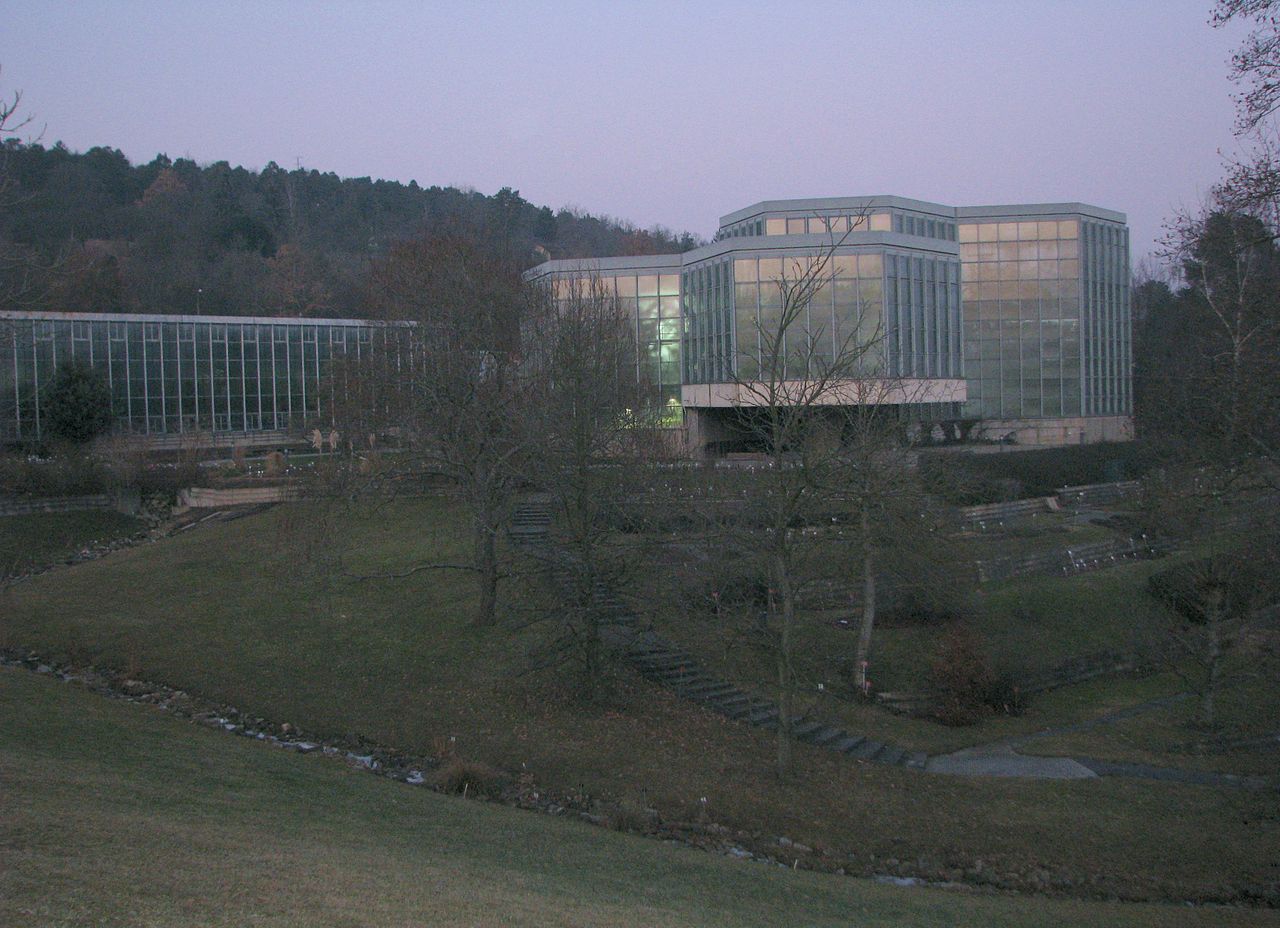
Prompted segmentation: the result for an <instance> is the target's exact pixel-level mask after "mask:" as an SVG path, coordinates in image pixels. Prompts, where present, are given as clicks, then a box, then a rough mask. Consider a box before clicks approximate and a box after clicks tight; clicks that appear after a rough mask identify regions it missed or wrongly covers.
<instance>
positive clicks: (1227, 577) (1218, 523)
mask: <svg viewBox="0 0 1280 928" xmlns="http://www.w3.org/2000/svg"><path fill="white" fill-rule="evenodd" d="M1262 467H1263V468H1265V467H1266V465H1262ZM1259 471H1260V465H1259V464H1258V462H1246V463H1244V464H1223V463H1216V464H1210V465H1198V466H1173V467H1169V468H1166V469H1165V470H1163V471H1161V472H1159V473H1157V474H1155V475H1154V476H1152V477H1151V478H1148V480H1147V486H1146V493H1145V511H1144V513H1143V514H1144V517H1145V518H1146V520H1147V522H1148V527H1149V529H1150V530H1151V531H1153V532H1157V533H1159V534H1161V535H1162V536H1165V537H1168V538H1171V539H1172V540H1174V541H1175V542H1176V543H1178V544H1180V545H1182V546H1184V547H1186V548H1188V549H1189V550H1190V551H1191V552H1193V554H1192V556H1190V557H1188V558H1187V559H1185V560H1183V561H1182V562H1181V563H1178V564H1175V565H1173V566H1172V567H1170V568H1168V569H1167V570H1165V571H1163V572H1162V573H1161V574H1158V575H1156V577H1154V578H1153V582H1152V588H1151V591H1152V592H1153V593H1154V594H1155V595H1156V596H1157V598H1158V599H1160V600H1161V601H1162V602H1163V603H1164V604H1165V605H1166V606H1167V607H1168V617H1167V623H1166V624H1165V625H1164V626H1162V627H1159V628H1156V629H1155V630H1154V631H1155V636H1154V641H1153V645H1154V653H1155V654H1156V656H1157V657H1160V658H1162V659H1163V662H1164V664H1165V666H1166V667H1167V668H1168V669H1170V670H1172V671H1173V672H1174V673H1175V674H1177V675H1178V677H1179V678H1180V679H1181V680H1182V681H1183V683H1184V684H1185V685H1187V686H1188V687H1189V688H1190V689H1191V690H1192V691H1193V692H1194V693H1195V694H1196V696H1197V697H1198V711H1197V721H1198V722H1199V724H1200V726H1201V727H1203V728H1205V729H1207V730H1212V729H1214V728H1216V727H1217V725H1218V722H1219V717H1218V701H1219V699H1220V697H1221V695H1222V694H1223V693H1224V692H1225V691H1227V690H1228V689H1230V688H1231V687H1233V686H1236V685H1238V684H1240V683H1242V682H1244V681H1245V680H1247V679H1249V678H1250V677H1257V676H1259V675H1261V674H1264V673H1272V674H1274V672H1275V670H1276V668H1275V667H1274V666H1268V661H1267V655H1265V654H1263V653H1261V652H1258V653H1253V654H1245V653H1244V652H1245V650H1246V646H1247V645H1248V644H1249V643H1250V640H1251V639H1252V637H1253V635H1254V633H1255V632H1257V631H1258V630H1260V629H1261V628H1263V627H1264V626H1265V625H1266V624H1267V623H1268V622H1272V621H1274V617H1275V611H1276V609H1277V607H1278V606H1280V582H1278V581H1277V577H1280V544H1278V542H1280V538H1277V532H1276V519H1277V515H1278V513H1280V499H1277V496H1276V493H1275V490H1274V489H1272V488H1271V487H1270V486H1269V485H1268V484H1269V483H1270V480H1269V476H1268V475H1266V474H1263V473H1260V472H1259Z"/></svg>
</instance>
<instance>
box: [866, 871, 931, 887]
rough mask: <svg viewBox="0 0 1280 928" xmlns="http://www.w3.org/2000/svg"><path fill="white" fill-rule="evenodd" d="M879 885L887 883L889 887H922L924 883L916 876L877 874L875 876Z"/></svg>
mask: <svg viewBox="0 0 1280 928" xmlns="http://www.w3.org/2000/svg"><path fill="white" fill-rule="evenodd" d="M875 881H876V882H877V883H885V884H887V885H889V886H921V885H923V884H922V881H921V880H919V879H917V878H916V877H914V876H893V875H892V874H889V873H877V874H876V876H875Z"/></svg>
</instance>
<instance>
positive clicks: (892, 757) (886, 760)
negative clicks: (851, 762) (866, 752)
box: [871, 744, 907, 767]
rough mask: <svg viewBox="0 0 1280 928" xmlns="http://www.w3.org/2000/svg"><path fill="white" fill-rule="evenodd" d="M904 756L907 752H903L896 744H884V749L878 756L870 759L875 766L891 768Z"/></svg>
mask: <svg viewBox="0 0 1280 928" xmlns="http://www.w3.org/2000/svg"><path fill="white" fill-rule="evenodd" d="M906 756H907V752H906V751H904V750H903V749H902V748H900V747H898V746H897V745H896V744H886V745H885V746H884V749H883V750H881V751H880V753H879V754H877V755H876V756H875V757H873V758H871V759H872V760H874V761H875V762H876V763H877V764H888V765H889V766H891V767H892V766H896V765H897V764H898V763H899V762H901V761H902V759H903V758H904V757H906Z"/></svg>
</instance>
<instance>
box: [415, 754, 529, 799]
mask: <svg viewBox="0 0 1280 928" xmlns="http://www.w3.org/2000/svg"><path fill="white" fill-rule="evenodd" d="M509 780H510V777H508V776H507V775H506V774H505V773H503V772H502V771H501V770H499V769H498V768H496V767H490V766H489V765H488V764H485V763H481V762H480V761H474V760H464V759H463V758H461V757H457V756H453V757H448V758H446V759H445V762H444V763H443V764H442V765H441V766H440V767H439V768H438V769H437V770H436V771H435V774H434V775H433V776H432V778H431V785H432V786H434V787H435V788H436V789H438V790H440V791H441V792H443V793H457V794H459V795H467V796H485V797H488V798H490V799H494V798H497V797H498V796H501V795H502V791H503V789H505V788H506V785H507V783H508V782H509Z"/></svg>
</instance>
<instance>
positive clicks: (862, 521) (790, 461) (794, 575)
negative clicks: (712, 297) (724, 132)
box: [731, 237, 902, 776]
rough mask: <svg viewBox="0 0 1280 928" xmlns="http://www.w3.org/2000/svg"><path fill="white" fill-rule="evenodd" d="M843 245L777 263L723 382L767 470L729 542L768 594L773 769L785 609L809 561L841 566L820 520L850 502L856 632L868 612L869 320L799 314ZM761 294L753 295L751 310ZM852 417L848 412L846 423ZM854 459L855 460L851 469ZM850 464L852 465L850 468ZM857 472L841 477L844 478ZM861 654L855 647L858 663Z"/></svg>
mask: <svg viewBox="0 0 1280 928" xmlns="http://www.w3.org/2000/svg"><path fill="white" fill-rule="evenodd" d="M842 243H843V238H841V239H838V240H837V239H835V238H834V237H833V239H832V242H831V244H830V247H827V248H824V249H823V250H822V251H821V252H820V253H816V254H812V255H809V256H806V257H802V258H797V259H786V260H784V261H783V266H782V270H781V273H780V275H779V276H778V277H777V278H776V279H775V280H774V281H773V282H772V283H773V286H774V287H776V294H775V295H773V296H774V298H773V299H771V300H770V303H771V304H772V305H771V306H770V309H771V312H770V313H768V314H766V313H765V312H764V310H763V309H762V312H761V318H760V320H759V321H758V322H757V324H756V334H757V340H756V342H757V350H755V351H749V352H746V353H744V354H743V355H741V356H740V357H739V358H738V359H737V361H738V363H737V365H736V368H735V370H736V373H735V377H734V380H733V382H732V385H731V387H732V389H733V391H734V396H733V397H732V399H733V402H734V404H735V406H736V415H737V418H738V421H739V423H740V424H741V425H742V426H743V427H744V428H745V429H746V430H747V431H748V433H749V434H750V435H751V437H752V439H753V440H754V442H755V443H756V444H757V445H758V446H759V447H760V448H762V450H763V453H764V455H765V458H766V463H767V466H765V467H764V468H763V469H761V471H760V473H759V484H758V487H757V490H756V493H755V495H754V499H753V501H752V504H751V507H750V508H751V514H750V517H749V518H748V519H747V520H746V524H748V525H758V526H759V529H760V530H756V531H753V532H751V533H750V534H749V535H747V536H746V537H744V538H743V539H742V540H741V541H740V542H739V543H740V544H742V545H744V546H750V545H754V546H756V547H758V549H759V552H760V556H759V560H760V562H761V563H763V564H764V565H766V569H767V572H768V581H769V588H770V596H769V606H768V622H767V625H768V632H767V633H768V635H769V636H770V640H771V643H772V648H773V652H774V659H775V684H776V687H777V696H778V709H779V717H778V739H777V756H776V767H777V772H778V774H779V775H780V776H781V775H784V774H785V773H786V771H787V770H788V769H789V768H790V765H791V740H792V738H791V731H792V727H793V724H794V721H795V711H794V710H795V705H794V693H795V689H796V686H795V684H796V665H795V657H796V654H795V647H796V633H797V620H798V619H797V610H798V602H799V598H800V595H801V593H802V589H803V587H804V586H805V585H806V583H808V582H810V581H811V580H812V578H813V577H814V576H815V569H818V570H819V571H820V568H819V565H824V564H829V563H832V562H833V561H838V560H840V559H842V558H846V557H847V554H841V553H839V549H840V547H841V546H842V545H843V540H842V536H839V535H837V534H834V533H832V532H831V531H829V530H827V529H826V528H823V527H821V526H823V524H824V523H825V524H826V525H827V526H829V525H830V521H831V514H832V513H833V512H835V511H838V510H840V509H841V508H847V506H848V504H849V501H850V498H851V496H853V497H856V498H858V499H859V500H860V502H858V503H857V504H855V506H854V508H855V510H856V511H857V512H858V514H859V515H858V520H859V521H858V526H857V527H858V529H859V533H860V537H861V538H862V539H864V543H863V545H862V557H861V563H860V564H859V567H860V573H861V574H862V576H863V578H864V583H865V590H864V625H865V627H866V628H867V630H868V632H867V634H868V636H869V630H870V627H871V623H872V622H873V621H874V614H875V580H874V574H875V558H874V555H873V553H872V552H873V549H874V545H873V543H872V542H871V537H872V535H871V531H870V523H871V521H872V519H873V518H874V516H873V507H874V501H873V497H878V494H879V493H880V492H881V489H882V487H881V481H880V477H879V476H878V473H879V472H878V470H877V469H878V468H881V467H884V466H889V467H892V466H894V463H895V462H892V461H889V460H876V458H877V457H878V456H879V453H880V452H881V451H887V450H888V446H887V445H886V444H884V443H882V441H881V439H882V438H883V437H885V436H886V435H888V434H889V433H888V432H887V431H886V430H882V429H881V428H879V425H880V424H881V422H880V421H879V420H880V418H881V417H880V415H879V410H880V408H881V407H882V405H883V404H884V403H885V402H886V401H889V400H891V399H894V398H896V399H898V400H899V401H900V400H901V399H902V397H900V396H899V397H893V396H891V394H892V393H893V388H892V386H891V384H890V382H889V379H888V378H887V376H886V372H885V370H884V366H883V364H882V360H881V349H882V343H883V334H884V333H883V326H882V323H881V321H880V316H879V313H871V312H868V306H867V305H866V304H863V303H858V304H857V308H856V311H855V313H854V318H852V319H848V320H845V325H844V326H842V327H841V328H840V329H839V331H834V332H833V331H831V327H830V326H829V325H828V324H826V322H825V321H824V320H822V319H821V318H819V316H820V315H821V314H814V315H813V318H811V316H810V312H809V310H810V306H811V305H814V304H815V303H819V302H821V301H823V300H824V299H829V296H828V293H829V290H828V288H830V287H832V286H834V285H835V283H836V277H835V274H834V270H835V258H836V250H837V247H838V246H839V245H840V244H842ZM763 301H764V291H763V290H762V306H763ZM851 413H852V415H851ZM851 454H852V455H853V456H854V457H861V459H862V460H860V461H855V460H854V459H853V458H852V457H851ZM860 465H861V466H860ZM855 474H856V475H857V476H856V477H853V478H851V475H855ZM867 647H869V637H868V644H867V646H866V647H860V648H859V654H861V655H862V656H863V661H865V653H866V650H867Z"/></svg>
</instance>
